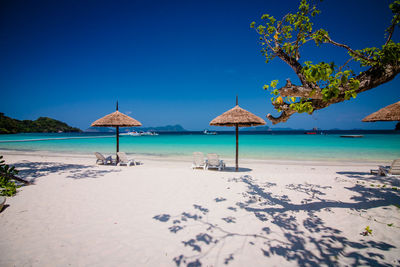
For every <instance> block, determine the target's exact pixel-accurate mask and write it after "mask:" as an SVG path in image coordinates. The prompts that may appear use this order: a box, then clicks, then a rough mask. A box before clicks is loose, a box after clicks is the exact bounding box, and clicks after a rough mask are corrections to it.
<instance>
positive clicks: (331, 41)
mask: <svg viewBox="0 0 400 267" xmlns="http://www.w3.org/2000/svg"><path fill="white" fill-rule="evenodd" d="M325 38H326V41H327V42H328V43H330V44H333V45H335V46H339V47H343V48H345V49H347V51H349V52H350V53H351V54H354V55H356V56H357V57H359V58H362V59H364V60H366V61H369V62H373V63H377V62H378V61H377V60H373V59H371V58H369V57H366V56H364V55H363V54H360V53H359V52H357V51H354V50H353V49H351V48H350V47H349V46H348V45H345V44H340V43H337V42H335V41H333V40H332V39H331V38H329V36H328V35H325Z"/></svg>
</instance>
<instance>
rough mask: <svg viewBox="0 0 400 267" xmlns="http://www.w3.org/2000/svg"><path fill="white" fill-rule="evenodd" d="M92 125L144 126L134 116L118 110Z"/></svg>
mask: <svg viewBox="0 0 400 267" xmlns="http://www.w3.org/2000/svg"><path fill="white" fill-rule="evenodd" d="M91 126H92V127H116V126H119V127H132V126H142V124H141V123H140V122H139V121H137V120H135V119H134V118H131V117H129V116H128V115H125V114H123V113H121V112H119V111H118V110H117V111H115V112H113V113H111V114H108V115H106V116H104V117H103V118H100V119H98V120H97V121H95V122H93V123H92V125H91Z"/></svg>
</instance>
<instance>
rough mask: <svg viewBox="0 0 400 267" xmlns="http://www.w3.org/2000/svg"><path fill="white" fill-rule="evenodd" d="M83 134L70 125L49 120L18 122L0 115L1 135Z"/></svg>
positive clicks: (44, 118)
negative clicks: (60, 132)
mask: <svg viewBox="0 0 400 267" xmlns="http://www.w3.org/2000/svg"><path fill="white" fill-rule="evenodd" d="M59 131H62V132H81V130H80V129H78V128H74V127H71V126H69V125H68V124H66V123H64V122H61V121H58V120H55V119H51V118H47V117H40V118H39V119H37V120H34V121H31V120H22V121H20V120H16V119H13V118H10V117H7V116H4V113H0V134H14V133H54V132H59Z"/></svg>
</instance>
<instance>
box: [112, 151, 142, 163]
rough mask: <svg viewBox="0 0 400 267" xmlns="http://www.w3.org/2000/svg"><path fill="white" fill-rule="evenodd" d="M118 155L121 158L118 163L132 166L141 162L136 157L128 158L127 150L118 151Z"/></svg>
mask: <svg viewBox="0 0 400 267" xmlns="http://www.w3.org/2000/svg"><path fill="white" fill-rule="evenodd" d="M117 155H118V158H119V162H118V165H126V166H130V165H137V164H138V163H139V162H136V161H135V160H134V159H128V157H127V156H126V154H125V152H118V153H117Z"/></svg>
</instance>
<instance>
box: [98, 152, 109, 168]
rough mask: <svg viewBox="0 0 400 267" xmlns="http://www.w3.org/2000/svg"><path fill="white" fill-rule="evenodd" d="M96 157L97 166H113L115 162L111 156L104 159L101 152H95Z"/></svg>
mask: <svg viewBox="0 0 400 267" xmlns="http://www.w3.org/2000/svg"><path fill="white" fill-rule="evenodd" d="M94 154H95V155H96V158H97V160H96V164H101V165H107V164H113V160H112V157H111V156H108V157H107V158H106V157H104V156H103V155H102V154H101V153H99V152H94Z"/></svg>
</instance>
